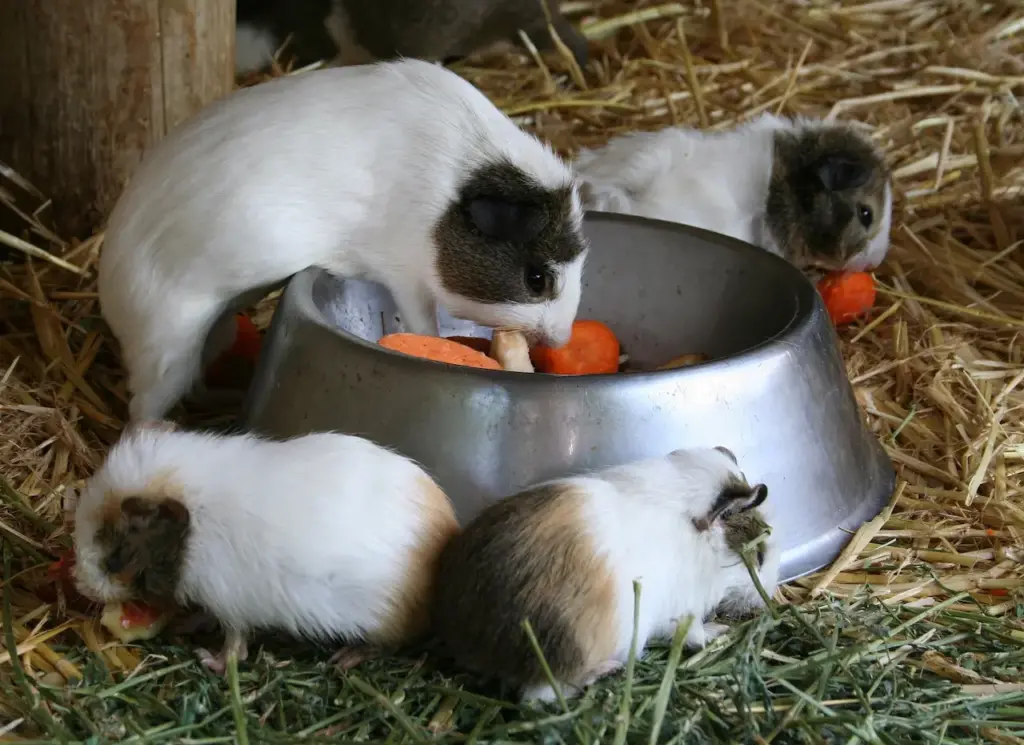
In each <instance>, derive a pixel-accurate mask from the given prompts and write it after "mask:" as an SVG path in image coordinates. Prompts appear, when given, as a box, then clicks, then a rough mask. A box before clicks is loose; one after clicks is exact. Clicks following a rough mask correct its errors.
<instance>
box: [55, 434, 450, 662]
mask: <svg viewBox="0 0 1024 745" xmlns="http://www.w3.org/2000/svg"><path fill="white" fill-rule="evenodd" d="M74 510H75V512H74V539H75V556H76V565H75V570H74V572H75V575H74V576H75V583H76V586H77V588H78V590H79V592H81V593H82V594H83V595H85V596H86V597H88V598H92V599H93V600H95V601H97V602H104V603H110V602H124V601H127V600H139V601H142V602H145V603H147V604H149V605H151V606H153V607H155V608H159V609H165V610H166V609H175V608H196V609H199V610H201V611H205V612H206V613H208V614H209V615H211V616H213V617H214V618H216V619H217V620H218V621H219V622H220V624H221V626H222V627H223V629H224V631H225V635H226V638H225V644H224V649H223V650H222V651H221V653H220V655H218V656H217V657H213V656H212V655H210V654H209V653H204V654H202V655H201V657H203V658H204V661H205V662H206V664H208V665H209V666H210V667H211V668H213V669H215V670H219V671H222V670H223V665H224V662H225V661H226V658H227V655H228V653H229V652H230V651H232V650H234V651H235V652H237V653H238V655H239V658H240V659H244V658H245V656H246V639H247V636H248V634H249V633H250V632H251V631H254V630H257V629H276V630H280V631H284V632H287V633H291V634H293V635H295V636H297V637H305V638H310V639H314V640H323V641H332V640H341V642H342V643H343V644H348V645H349V646H347V647H342V649H341V651H340V652H339V654H338V655H336V656H335V659H336V660H340V661H342V662H344V663H347V664H352V663H355V662H358V661H359V660H361V659H367V658H369V657H372V656H374V654H375V653H380V652H381V651H384V650H388V649H393V648H397V647H400V646H402V645H404V644H405V643H407V642H414V641H415V640H417V639H419V638H420V637H421V636H422V635H423V634H424V633H425V632H426V631H428V629H429V613H430V598H431V596H432V593H433V587H434V581H435V576H436V569H437V561H438V557H439V554H440V551H441V548H442V547H443V546H444V545H445V543H446V542H447V541H448V539H449V538H450V537H451V536H452V535H453V534H454V533H456V532H457V531H458V522H457V520H456V518H455V513H454V510H453V509H452V506H451V504H450V503H449V501H448V498H447V497H446V496H445V494H444V492H442V491H441V489H440V488H439V487H438V486H437V485H436V484H435V482H434V481H433V480H432V479H431V478H430V476H429V475H427V473H426V472H425V471H424V470H423V469H421V468H420V467H419V466H418V465H416V464H415V463H413V462H412V461H410V460H408V459H406V458H404V457H402V456H400V455H398V454H396V453H394V452H391V451H389V450H387V449H385V448H382V447H380V446H378V445H375V444H374V443H372V442H370V441H368V440H365V439H362V438H359V437H352V436H348V435H341V434H330V433H327V434H311V435H306V436H302V437H296V438H293V439H290V440H285V441H271V440H264V439H259V438H257V437H254V436H252V435H234V436H223V435H211V434H203V433H198V432H187V431H180V430H179V431H175V430H174V429H172V428H166V427H162V426H153V427H134V428H131V429H129V430H128V431H127V432H126V433H125V434H124V435H123V436H122V438H121V439H120V440H119V441H118V442H117V443H116V444H115V445H114V447H113V448H112V449H111V451H110V453H109V455H108V457H107V459H106V461H105V462H104V464H103V466H102V467H101V468H100V469H99V470H98V471H97V472H96V473H95V474H94V475H93V476H92V477H91V478H90V479H89V480H88V481H87V483H86V484H85V486H84V488H83V489H82V491H81V492H80V493H79V495H78V497H77V504H76V505H75V507H74Z"/></svg>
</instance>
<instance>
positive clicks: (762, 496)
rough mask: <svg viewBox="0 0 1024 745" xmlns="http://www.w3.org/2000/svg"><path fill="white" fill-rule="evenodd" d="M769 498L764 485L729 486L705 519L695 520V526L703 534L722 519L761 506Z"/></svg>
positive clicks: (722, 492) (716, 500) (723, 490)
mask: <svg viewBox="0 0 1024 745" xmlns="http://www.w3.org/2000/svg"><path fill="white" fill-rule="evenodd" d="M767 498H768V487H767V486H765V485H764V484H755V485H754V486H746V485H743V484H727V485H726V486H725V487H724V488H723V489H722V491H721V493H720V494H719V495H718V497H717V499H715V502H714V504H712V505H711V509H710V510H709V511H708V514H706V515H705V516H704V517H701V518H694V521H693V525H694V527H695V528H697V530H699V531H701V532H703V531H705V530H707V529H708V528H710V527H711V526H712V525H714V524H715V521H716V520H718V519H719V518H720V517H723V516H728V515H735V514H736V513H737V512H746V511H747V510H752V509H754V508H755V507H760V506H761V504H762V503H763V502H764V500H766V499H767Z"/></svg>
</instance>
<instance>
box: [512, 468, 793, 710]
mask: <svg viewBox="0 0 1024 745" xmlns="http://www.w3.org/2000/svg"><path fill="white" fill-rule="evenodd" d="M730 475H738V476H740V477H741V478H742V474H741V472H740V471H739V469H738V467H737V466H736V465H735V464H734V463H733V461H732V460H731V459H729V457H728V456H726V455H725V454H723V453H722V452H720V451H718V450H715V449H706V450H705V449H693V450H677V451H675V452H673V453H671V454H670V455H668V456H666V457H664V458H652V459H647V460H642V461H637V462H633V463H630V464H627V465H623V466H619V467H616V468H611V469H608V470H605V471H601V472H598V473H595V474H592V475H589V476H581V477H576V478H569V479H563V480H560V481H558V482H557V483H559V484H562V485H564V486H565V487H566V488H567V489H570V488H571V489H573V490H577V489H581V490H583V491H585V492H586V495H587V498H586V502H585V503H586V508H585V512H584V514H583V520H582V522H583V525H584V526H585V527H586V531H587V533H589V534H590V536H591V537H592V538H593V540H594V543H595V545H596V546H597V550H598V551H599V552H600V553H601V554H602V555H603V557H604V560H605V561H606V562H607V565H608V566H609V567H611V568H612V569H613V571H614V574H615V582H616V586H617V594H616V601H617V603H616V613H615V617H616V620H617V625H618V630H617V636H618V646H617V648H616V650H615V653H614V654H613V656H612V659H611V660H609V661H608V662H607V663H606V666H605V667H604V668H603V669H602V670H599V671H597V672H598V673H599V674H603V673H605V672H608V671H610V670H614V669H615V667H616V666H617V665H618V664H625V662H626V660H627V658H628V656H629V647H630V644H631V642H632V637H633V625H634V624H633V605H634V592H633V580H634V579H639V580H640V581H641V595H640V622H639V626H638V634H637V653H638V655H639V654H640V653H641V652H642V651H643V650H644V648H645V647H646V645H647V643H648V641H649V640H650V639H651V638H664V637H671V636H672V635H673V634H674V633H675V627H676V624H677V622H680V621H683V620H684V619H685V618H686V616H687V615H690V614H692V615H693V617H694V618H693V623H692V624H691V626H690V629H689V631H688V633H687V636H686V644H687V646H690V647H700V646H704V645H705V644H706V643H707V642H709V641H710V640H711V639H713V638H715V637H716V636H718V635H719V634H721V633H723V632H724V631H727V630H728V627H726V626H722V625H721V624H708V623H705V619H706V618H707V617H708V615H710V614H711V613H712V611H714V610H715V609H716V607H718V606H719V604H720V603H721V602H722V601H723V600H724V599H726V598H727V597H728V598H729V600H730V606H731V607H732V608H734V609H740V608H749V609H752V608H758V607H762V606H763V600H762V599H761V596H760V594H759V593H758V592H757V588H756V587H755V586H754V583H753V582H752V581H751V579H750V573H749V571H748V570H747V567H746V565H745V564H744V563H743V561H742V559H740V558H739V557H738V556H737V555H736V554H734V553H732V552H731V551H730V550H729V549H728V548H727V547H726V544H725V536H724V533H723V531H722V526H721V523H720V521H719V522H718V524H716V525H715V526H714V527H713V528H712V529H711V530H708V531H706V532H704V533H700V532H698V531H697V529H696V528H695V527H694V525H693V519H694V518H700V517H703V516H704V515H706V514H707V513H708V511H709V509H710V507H711V505H712V504H713V503H714V501H715V498H716V497H717V496H718V495H719V493H720V491H721V486H722V485H723V484H724V483H726V482H727V481H728V479H729V477H730ZM768 498H769V499H771V495H770V493H769V496H768ZM780 556H781V554H780V551H779V548H778V546H777V545H776V542H775V541H774V540H773V539H771V538H769V539H768V541H767V546H766V550H765V558H764V563H763V565H762V568H761V570H760V571H759V572H758V576H759V578H760V580H761V583H762V585H763V586H764V589H765V591H766V592H767V593H768V595H769V596H771V595H772V594H774V592H775V589H776V587H777V585H778V573H779V560H780ZM563 687H564V686H563ZM570 692H571V691H570ZM522 695H523V699H524V700H530V699H533V698H537V699H540V700H551V699H552V698H553V697H554V691H553V690H552V689H551V687H550V686H548V685H543V684H542V685H535V686H531V687H528V688H527V689H525V690H524V691H523V692H522Z"/></svg>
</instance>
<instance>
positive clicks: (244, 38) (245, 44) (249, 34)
mask: <svg viewBox="0 0 1024 745" xmlns="http://www.w3.org/2000/svg"><path fill="white" fill-rule="evenodd" d="M276 52H277V39H276V38H275V37H274V35H273V34H272V33H271V32H270V31H268V30H266V29H262V28H259V27H258V26H254V25H252V24H250V23H239V24H238V26H236V27H235V75H248V74H249V73H251V72H256V71H257V70H262V69H263V68H264V67H266V66H267V65H269V64H270V63H271V61H272V60H273V59H274V54H275V53H276Z"/></svg>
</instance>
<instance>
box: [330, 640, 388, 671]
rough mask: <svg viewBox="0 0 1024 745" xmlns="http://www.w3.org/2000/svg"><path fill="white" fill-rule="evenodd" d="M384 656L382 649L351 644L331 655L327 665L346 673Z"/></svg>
mask: <svg viewBox="0 0 1024 745" xmlns="http://www.w3.org/2000/svg"><path fill="white" fill-rule="evenodd" d="M383 654H384V650H382V649H381V648H380V647H374V646H372V645H369V644H351V645H348V646H344V647H342V648H341V649H339V650H338V651H337V652H335V653H334V654H333V655H331V658H330V659H329V660H328V661H327V663H328V664H329V665H334V667H335V668H336V669H338V670H339V671H342V672H344V671H345V670H351V669H352V668H354V667H356V666H357V665H361V664H363V663H364V662H369V661H370V660H375V659H377V658H378V657H380V656H382V655H383Z"/></svg>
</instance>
